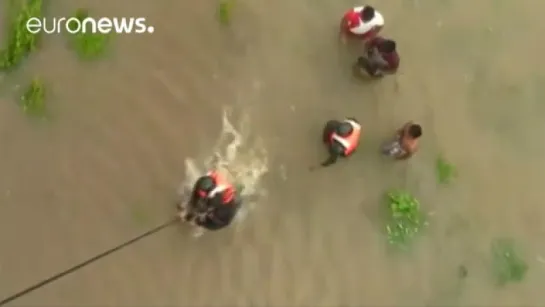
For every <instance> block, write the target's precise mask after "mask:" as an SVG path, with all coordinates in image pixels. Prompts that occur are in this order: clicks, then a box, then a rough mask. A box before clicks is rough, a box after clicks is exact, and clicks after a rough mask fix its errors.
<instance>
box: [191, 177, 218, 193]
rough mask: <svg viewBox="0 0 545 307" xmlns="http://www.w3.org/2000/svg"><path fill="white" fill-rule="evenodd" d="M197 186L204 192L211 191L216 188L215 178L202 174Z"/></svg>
mask: <svg viewBox="0 0 545 307" xmlns="http://www.w3.org/2000/svg"><path fill="white" fill-rule="evenodd" d="M195 186H196V187H197V189H199V190H202V191H204V192H210V191H212V190H213V189H214V180H213V179H212V177H210V176H202V177H201V178H199V180H197V182H196V184H195Z"/></svg>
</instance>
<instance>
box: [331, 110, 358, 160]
mask: <svg viewBox="0 0 545 307" xmlns="http://www.w3.org/2000/svg"><path fill="white" fill-rule="evenodd" d="M360 135H361V125H360V124H359V123H358V121H357V120H356V119H354V118H347V119H345V120H343V121H337V120H330V121H328V122H327V123H326V125H325V127H324V131H323V133H322V141H323V142H324V144H326V146H327V149H328V151H329V158H328V159H327V161H325V162H323V163H322V166H324V167H326V166H329V165H332V164H334V163H335V162H337V159H338V158H339V157H349V156H350V155H352V154H353V153H354V151H355V150H356V148H357V147H358V145H359V143H360Z"/></svg>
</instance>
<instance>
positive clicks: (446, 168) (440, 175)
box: [435, 157, 457, 184]
mask: <svg viewBox="0 0 545 307" xmlns="http://www.w3.org/2000/svg"><path fill="white" fill-rule="evenodd" d="M435 172H436V175H437V181H438V182H439V183H441V184H447V183H450V182H451V181H452V180H453V179H454V178H455V177H456V174H457V172H456V167H455V166H454V165H452V164H450V163H449V162H448V161H447V160H445V159H444V158H443V157H439V158H437V160H436V162H435Z"/></svg>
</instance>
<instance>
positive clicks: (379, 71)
mask: <svg viewBox="0 0 545 307" xmlns="http://www.w3.org/2000/svg"><path fill="white" fill-rule="evenodd" d="M357 65H358V67H359V68H360V69H362V70H364V71H365V72H366V73H367V74H369V75H370V76H371V77H374V78H380V77H383V76H384V74H394V73H396V72H397V69H398V68H399V54H398V53H397V44H396V42H395V41H393V40H390V39H385V38H382V37H375V38H373V39H372V40H371V41H370V42H369V43H367V44H366V56H362V57H359V58H358V62H357Z"/></svg>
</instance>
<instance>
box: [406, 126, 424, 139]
mask: <svg viewBox="0 0 545 307" xmlns="http://www.w3.org/2000/svg"><path fill="white" fill-rule="evenodd" d="M407 134H408V135H409V137H411V138H413V139H418V138H419V137H421V136H422V127H421V126H420V125H417V124H412V125H410V126H409V129H408V130H407Z"/></svg>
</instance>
